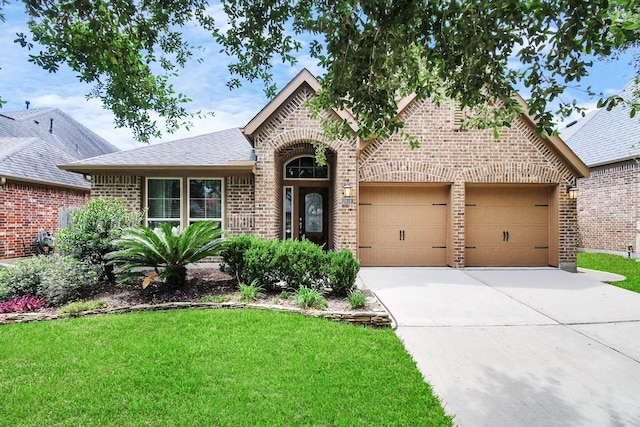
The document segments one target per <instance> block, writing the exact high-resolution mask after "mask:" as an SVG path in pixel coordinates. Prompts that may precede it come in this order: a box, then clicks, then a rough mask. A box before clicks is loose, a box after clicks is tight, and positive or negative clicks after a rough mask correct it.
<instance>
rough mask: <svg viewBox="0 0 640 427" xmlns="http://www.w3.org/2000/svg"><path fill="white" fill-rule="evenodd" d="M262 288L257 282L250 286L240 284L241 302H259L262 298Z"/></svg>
mask: <svg viewBox="0 0 640 427" xmlns="http://www.w3.org/2000/svg"><path fill="white" fill-rule="evenodd" d="M262 291H263V289H262V287H261V286H259V285H258V284H257V283H256V282H252V283H251V284H250V285H246V284H244V283H240V301H246V302H250V301H257V300H258V298H260V297H261V296H262Z"/></svg>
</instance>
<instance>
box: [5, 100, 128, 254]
mask: <svg viewBox="0 0 640 427" xmlns="http://www.w3.org/2000/svg"><path fill="white" fill-rule="evenodd" d="M116 151H118V149H117V148H116V147H114V146H113V145H111V144H110V143H108V142H107V141H105V140H104V139H102V138H101V137H99V136H98V135H96V134H95V133H93V132H91V131H90V130H89V129H87V128H86V127H84V126H82V125H81V124H80V123H78V122H76V121H75V120H73V119H72V118H70V117H69V116H67V115H66V114H65V113H63V112H62V111H60V110H58V109H55V108H49V109H33V110H23V111H2V110H0V259H4V258H18V257H23V256H28V255H31V254H33V253H34V252H35V246H34V240H35V238H36V236H37V234H38V232H40V231H50V232H53V233H55V232H56V231H57V228H58V223H59V220H60V219H59V217H60V216H61V215H63V216H64V215H65V212H66V211H67V209H68V208H71V207H77V206H81V205H83V204H84V203H85V202H86V201H87V200H88V199H89V195H90V190H91V184H90V183H89V182H88V181H87V180H85V179H84V178H83V176H82V175H78V174H75V173H71V172H67V171H63V170H60V169H59V168H58V167H57V165H58V164H60V163H70V162H74V161H77V160H79V159H84V158H87V157H94V156H99V155H102V154H107V153H113V152H116ZM62 219H63V220H64V219H65V218H62Z"/></svg>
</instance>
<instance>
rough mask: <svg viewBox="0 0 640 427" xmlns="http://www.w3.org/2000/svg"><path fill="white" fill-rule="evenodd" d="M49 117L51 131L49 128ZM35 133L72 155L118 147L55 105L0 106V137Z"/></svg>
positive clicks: (82, 156)
mask: <svg viewBox="0 0 640 427" xmlns="http://www.w3.org/2000/svg"><path fill="white" fill-rule="evenodd" d="M51 119H53V131H52V132H49V129H50V128H51ZM3 137H13V138H15V137H36V138H40V139H42V140H43V141H45V142H48V143H49V144H51V146H52V147H56V148H58V149H59V150H62V151H65V152H67V153H68V154H69V155H71V156H72V157H75V158H76V159H86V158H88V157H95V156H100V155H102V154H107V153H113V152H116V151H118V148H117V147H115V146H114V145H112V144H111V143H109V142H108V141H107V140H105V139H104V138H102V137H100V136H99V135H97V134H96V133H94V132H92V131H91V130H90V129H88V128H87V127H85V126H83V125H81V124H80V123H78V122H77V121H75V120H74V119H72V118H71V117H69V116H68V115H67V114H65V113H63V112H62V111H60V110H59V109H57V108H40V109H33V110H21V111H2V110H0V138H3Z"/></svg>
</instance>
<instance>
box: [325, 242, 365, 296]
mask: <svg viewBox="0 0 640 427" xmlns="http://www.w3.org/2000/svg"><path fill="white" fill-rule="evenodd" d="M329 259H330V263H331V266H330V269H329V286H330V287H331V289H332V290H333V292H335V293H336V294H338V295H347V294H348V293H349V292H350V291H351V290H353V289H354V287H355V286H356V278H357V277H358V271H359V270H360V263H359V262H358V260H357V259H355V257H354V256H353V254H352V253H351V251H349V250H347V249H343V250H341V251H340V252H330V255H329Z"/></svg>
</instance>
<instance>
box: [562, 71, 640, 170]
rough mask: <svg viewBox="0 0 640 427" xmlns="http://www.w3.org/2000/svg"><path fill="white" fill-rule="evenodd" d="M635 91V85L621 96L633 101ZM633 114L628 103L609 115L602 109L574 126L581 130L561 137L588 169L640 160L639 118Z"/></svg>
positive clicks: (631, 85) (631, 83)
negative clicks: (631, 115)
mask: <svg viewBox="0 0 640 427" xmlns="http://www.w3.org/2000/svg"><path fill="white" fill-rule="evenodd" d="M634 89H635V85H634V82H633V81H632V82H630V83H629V84H627V86H625V88H624V89H623V90H622V91H621V92H620V94H619V95H620V96H621V97H622V98H623V99H625V100H628V101H632V100H633V99H634ZM630 110H631V107H629V106H628V105H627V104H626V103H622V104H619V105H618V106H616V107H614V108H612V109H611V110H610V111H607V109H606V108H601V109H599V110H597V111H596V112H595V113H593V114H590V115H587V116H586V117H584V118H583V119H582V120H581V121H579V122H578V123H576V124H575V125H573V126H579V127H578V128H577V129H576V130H575V131H572V130H569V132H568V133H567V132H566V131H565V132H563V134H562V136H563V137H564V138H565V142H566V143H567V145H569V147H571V149H572V150H573V151H574V152H575V153H576V154H577V155H578V157H580V158H581V159H582V161H583V162H584V163H586V164H587V166H589V167H594V166H599V165H604V164H609V163H616V162H620V161H624V160H628V159H632V158H634V157H638V156H640V117H638V116H636V117H635V118H631V117H630V116H629V113H630ZM573 126H572V127H573ZM569 129H571V128H569ZM567 134H568V135H569V136H567Z"/></svg>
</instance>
